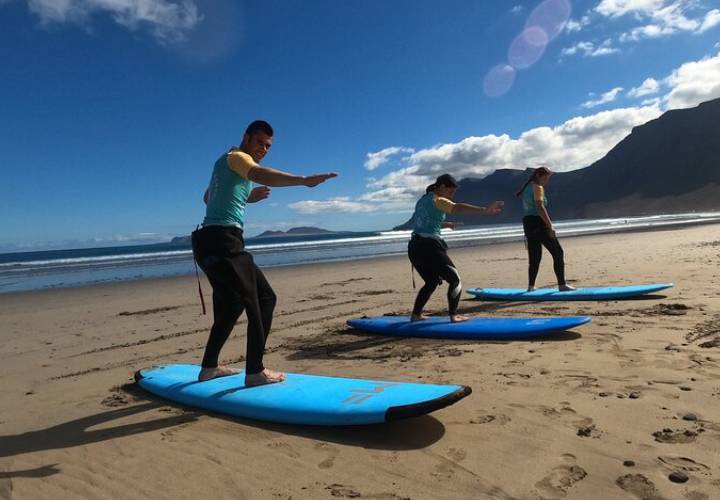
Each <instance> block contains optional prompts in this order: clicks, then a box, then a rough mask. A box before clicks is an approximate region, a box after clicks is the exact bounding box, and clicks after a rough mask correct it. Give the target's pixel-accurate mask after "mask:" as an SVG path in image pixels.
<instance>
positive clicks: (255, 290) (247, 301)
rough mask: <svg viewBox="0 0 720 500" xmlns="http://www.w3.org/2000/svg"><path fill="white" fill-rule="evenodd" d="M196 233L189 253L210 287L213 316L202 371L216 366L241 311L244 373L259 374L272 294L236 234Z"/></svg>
mask: <svg viewBox="0 0 720 500" xmlns="http://www.w3.org/2000/svg"><path fill="white" fill-rule="evenodd" d="M197 233H199V234H197V235H196V234H194V235H193V251H194V252H195V256H196V258H197V262H198V265H199V266H200V267H201V268H202V270H203V271H204V272H205V274H206V275H207V277H208V280H209V281H210V284H211V285H212V287H213V311H214V314H215V319H214V323H213V327H212V329H211V331H210V337H209V338H208V344H207V346H206V349H205V356H204V357H203V367H206V368H213V367H214V366H217V362H218V356H219V353H220V350H221V349H222V347H223V345H224V344H225V342H226V341H227V338H228V336H229V335H230V332H231V331H232V329H233V327H234V326H235V322H236V321H237V318H238V317H239V315H240V314H241V313H242V312H243V310H244V311H245V312H246V313H247V318H248V329H247V356H246V373H248V374H253V373H259V372H261V371H262V370H263V369H264V367H263V363H262V358H263V354H264V349H265V340H266V337H267V333H268V332H269V329H270V326H271V323H272V314H273V310H274V307H275V301H276V298H275V294H274V292H273V291H272V288H271V287H270V285H269V284H268V282H267V280H266V279H265V276H264V275H263V274H262V272H261V271H260V270H259V269H258V268H257V266H256V265H255V262H254V261H253V257H252V255H250V254H249V253H248V252H246V251H245V250H244V243H243V240H242V233H241V232H240V231H239V230H235V229H227V228H217V227H210V228H203V229H201V230H200V231H198V232H197Z"/></svg>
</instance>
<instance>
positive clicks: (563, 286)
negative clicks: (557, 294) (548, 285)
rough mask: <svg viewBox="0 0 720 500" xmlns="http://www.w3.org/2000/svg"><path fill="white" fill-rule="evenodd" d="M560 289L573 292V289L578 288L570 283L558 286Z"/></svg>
mask: <svg viewBox="0 0 720 500" xmlns="http://www.w3.org/2000/svg"><path fill="white" fill-rule="evenodd" d="M558 290H560V291H561V292H572V291H573V290H576V288H575V287H574V286H570V285H560V286H558Z"/></svg>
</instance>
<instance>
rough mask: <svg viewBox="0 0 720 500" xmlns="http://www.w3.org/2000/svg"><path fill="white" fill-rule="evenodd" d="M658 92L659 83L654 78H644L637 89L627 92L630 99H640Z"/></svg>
mask: <svg viewBox="0 0 720 500" xmlns="http://www.w3.org/2000/svg"><path fill="white" fill-rule="evenodd" d="M658 90H660V82H658V81H657V80H655V79H654V78H646V79H645V81H644V82H642V84H641V85H640V86H639V87H634V88H632V89H630V90H629V91H628V95H629V96H630V97H642V96H646V95H650V94H655V93H656V92H657V91H658Z"/></svg>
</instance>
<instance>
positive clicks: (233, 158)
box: [227, 151, 258, 179]
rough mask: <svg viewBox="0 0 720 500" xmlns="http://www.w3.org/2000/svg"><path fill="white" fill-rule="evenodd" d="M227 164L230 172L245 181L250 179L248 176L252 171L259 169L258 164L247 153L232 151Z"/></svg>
mask: <svg viewBox="0 0 720 500" xmlns="http://www.w3.org/2000/svg"><path fill="white" fill-rule="evenodd" d="M227 162H228V166H229V167H230V170H232V171H233V172H235V173H236V174H238V175H239V176H240V177H242V178H243V179H249V178H248V174H249V173H250V171H251V170H252V169H253V168H255V167H257V166H258V164H257V163H255V160H253V159H252V156H250V155H249V154H247V153H243V152H242V151H231V152H229V153H228V155H227Z"/></svg>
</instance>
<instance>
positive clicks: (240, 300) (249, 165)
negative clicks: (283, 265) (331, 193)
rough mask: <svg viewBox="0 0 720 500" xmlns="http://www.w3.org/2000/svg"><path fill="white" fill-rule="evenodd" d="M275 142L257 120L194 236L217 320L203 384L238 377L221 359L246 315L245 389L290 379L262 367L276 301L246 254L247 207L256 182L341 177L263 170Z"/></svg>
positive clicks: (215, 183) (218, 178)
mask: <svg viewBox="0 0 720 500" xmlns="http://www.w3.org/2000/svg"><path fill="white" fill-rule="evenodd" d="M272 137H273V129H272V127H271V126H270V124H269V123H267V122H264V121H254V122H253V123H251V124H250V125H249V126H248V127H247V130H246V131H245V134H244V135H243V139H242V143H241V144H240V146H237V147H233V148H231V149H230V151H228V152H226V153H223V154H222V155H221V156H220V158H218V160H217V161H216V162H215V166H214V168H213V173H212V177H211V179H210V185H209V187H208V189H207V191H206V193H205V202H206V203H207V208H206V215H205V219H204V220H203V223H202V228H200V229H198V230H197V231H195V232H193V234H192V246H193V255H194V256H195V259H196V260H197V263H198V265H199V266H200V267H201V268H202V270H203V271H204V272H205V274H206V275H207V277H208V280H209V281H210V284H211V285H212V288H213V313H214V316H215V317H214V323H213V326H212V328H211V330H210V337H209V338H208V342H207V346H206V347H205V354H204V356H203V360H202V369H201V370H200V373H199V375H198V379H199V380H200V381H205V380H210V379H213V378H215V377H222V376H226V375H233V374H235V373H239V370H236V369H234V368H230V367H227V366H219V365H218V357H219V355H220V350H221V349H222V347H223V345H224V344H225V342H226V341H227V339H228V337H229V336H230V332H231V331H232V329H233V327H234V326H235V322H236V321H237V319H238V318H239V317H240V315H241V314H242V313H243V311H245V312H246V314H247V320H248V329H247V357H246V367H245V385H248V386H252V385H261V384H268V383H273V382H282V381H283V380H285V375H284V374H283V373H281V372H276V371H273V370H269V369H267V368H265V366H264V365H263V354H264V352H265V341H266V340H267V336H268V334H269V333H270V327H271V324H272V317H273V310H274V308H275V302H276V296H275V293H274V292H273V289H272V288H271V287H270V284H269V283H268V282H267V279H265V276H264V275H263V273H262V271H260V269H259V268H258V267H257V265H255V262H254V261H253V256H252V255H251V254H250V253H248V252H247V251H246V250H245V243H244V241H243V224H244V222H245V205H246V203H247V202H248V199H249V198H250V196H251V193H252V183H253V182H256V183H258V184H262V185H263V186H270V187H284V186H307V187H315V186H317V185H318V184H321V183H323V182H325V181H326V180H328V179H330V178H332V177H335V176H336V175H337V174H334V173H324V174H316V175H310V176H307V177H305V176H299V175H294V174H290V173H287V172H282V171H280V170H276V169H273V168H270V167H264V166H262V167H261V166H260V165H259V163H260V161H261V160H262V159H263V158H264V157H265V155H266V154H267V152H268V150H269V149H270V147H271V146H272ZM267 194H269V190H262V188H261V190H259V191H258V190H256V192H255V193H253V198H256V199H255V200H251V201H257V199H262V198H264V197H267Z"/></svg>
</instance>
